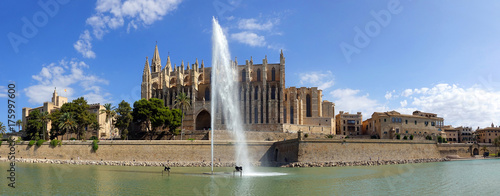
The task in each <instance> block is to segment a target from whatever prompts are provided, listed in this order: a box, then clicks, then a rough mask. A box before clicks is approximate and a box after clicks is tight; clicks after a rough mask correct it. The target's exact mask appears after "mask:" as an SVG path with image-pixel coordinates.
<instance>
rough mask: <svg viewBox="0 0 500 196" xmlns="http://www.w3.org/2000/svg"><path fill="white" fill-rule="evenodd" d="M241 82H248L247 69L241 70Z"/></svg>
mask: <svg viewBox="0 0 500 196" xmlns="http://www.w3.org/2000/svg"><path fill="white" fill-rule="evenodd" d="M241 81H242V82H246V81H247V74H246V72H245V69H243V70H241Z"/></svg>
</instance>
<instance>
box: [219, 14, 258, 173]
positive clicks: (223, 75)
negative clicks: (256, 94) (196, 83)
mask: <svg viewBox="0 0 500 196" xmlns="http://www.w3.org/2000/svg"><path fill="white" fill-rule="evenodd" d="M236 66H237V65H233V64H232V62H231V55H230V53H229V47H228V44H227V39H226V36H225V35H224V33H223V31H222V28H221V27H220V25H219V23H218V21H217V20H216V19H215V18H213V24H212V73H211V81H210V82H211V91H212V95H211V107H212V108H211V121H212V122H211V127H212V137H211V138H212V173H213V160H214V157H213V138H214V134H213V132H214V130H215V119H216V114H217V109H218V106H219V105H218V104H220V103H223V104H221V109H222V114H223V118H225V122H226V129H227V130H229V131H231V132H232V135H233V138H234V140H235V145H236V152H235V155H236V165H238V166H243V173H244V174H245V173H252V167H251V164H250V160H249V159H248V149H247V143H246V138H245V132H244V130H243V122H242V118H241V112H240V104H239V101H238V99H237V95H238V81H237V79H238V74H237V71H236V69H237V67H236Z"/></svg>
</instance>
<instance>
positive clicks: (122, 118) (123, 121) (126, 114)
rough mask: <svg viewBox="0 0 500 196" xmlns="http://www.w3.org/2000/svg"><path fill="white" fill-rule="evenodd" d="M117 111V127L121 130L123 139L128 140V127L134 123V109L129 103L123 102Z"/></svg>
mask: <svg viewBox="0 0 500 196" xmlns="http://www.w3.org/2000/svg"><path fill="white" fill-rule="evenodd" d="M115 111H116V114H117V117H116V121H115V126H116V127H117V128H118V130H120V135H121V138H122V139H126V138H127V137H128V127H129V125H130V122H132V108H131V107H130V104H129V103H127V102H125V100H122V102H120V103H119V104H118V108H117V109H116V110H115Z"/></svg>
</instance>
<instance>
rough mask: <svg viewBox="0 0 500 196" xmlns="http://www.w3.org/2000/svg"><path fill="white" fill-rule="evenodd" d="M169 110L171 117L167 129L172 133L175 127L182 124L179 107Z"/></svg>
mask: <svg viewBox="0 0 500 196" xmlns="http://www.w3.org/2000/svg"><path fill="white" fill-rule="evenodd" d="M171 111H172V116H173V119H172V121H171V122H170V124H169V126H168V129H169V131H170V132H171V133H174V132H175V130H176V129H177V127H179V126H181V124H182V111H181V110H180V109H173V110H171Z"/></svg>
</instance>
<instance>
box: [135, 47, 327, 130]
mask: <svg viewBox="0 0 500 196" xmlns="http://www.w3.org/2000/svg"><path fill="white" fill-rule="evenodd" d="M232 65H233V66H234V69H235V71H236V72H237V73H238V77H237V80H238V82H239V92H238V95H237V97H238V99H239V101H240V108H241V111H242V118H243V122H244V124H245V128H246V130H251V131H279V132H286V131H288V132H296V131H298V130H302V131H304V132H317V133H332V134H333V133H334V121H333V119H334V112H335V111H334V106H335V105H334V104H333V103H331V102H328V101H323V100H322V97H321V96H322V91H321V90H320V89H318V88H317V87H312V88H306V87H302V88H295V87H289V88H286V87H285V57H284V56H283V52H281V54H280V62H279V63H268V61H267V57H266V58H264V59H262V63H261V64H254V62H253V60H252V58H250V60H246V61H245V64H243V65H238V61H237V59H235V60H234V61H232ZM211 71H212V68H211V67H205V65H204V62H203V61H202V62H201V64H199V63H198V59H196V61H195V63H194V64H189V63H187V65H185V64H184V61H182V62H181V65H180V66H176V65H175V64H174V65H172V63H171V61H170V56H168V57H167V62H166V64H165V66H164V67H163V68H162V65H161V59H160V55H159V52H158V46H156V47H155V51H154V54H153V59H152V61H151V65H149V61H148V59H147V58H146V63H145V65H144V70H143V76H142V84H141V98H144V99H150V98H158V99H162V100H163V101H164V103H165V106H167V107H170V108H172V107H173V106H174V105H175V98H176V96H177V95H178V94H179V93H181V92H184V93H186V95H187V96H188V97H189V98H190V99H191V109H190V110H189V111H187V112H186V116H185V121H184V129H186V130H207V129H209V128H211V127H210V121H211V113H212V111H211V106H210V104H211V100H210V99H211V90H210V78H211ZM219 105H220V104H219ZM217 111H222V110H221V108H218V109H217ZM215 116H216V119H215V122H216V126H217V127H216V129H224V119H223V117H222V114H221V113H220V112H217V114H216V115H215Z"/></svg>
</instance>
